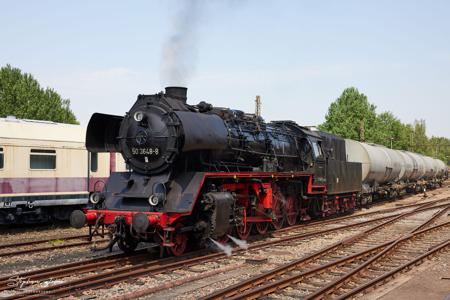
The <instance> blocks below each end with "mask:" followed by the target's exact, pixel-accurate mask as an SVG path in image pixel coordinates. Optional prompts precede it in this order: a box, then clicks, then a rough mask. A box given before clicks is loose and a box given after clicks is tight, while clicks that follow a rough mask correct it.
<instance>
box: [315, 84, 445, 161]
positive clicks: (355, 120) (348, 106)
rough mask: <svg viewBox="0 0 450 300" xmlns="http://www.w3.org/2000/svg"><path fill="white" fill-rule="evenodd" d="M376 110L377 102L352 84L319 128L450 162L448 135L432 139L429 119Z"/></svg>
mask: <svg viewBox="0 0 450 300" xmlns="http://www.w3.org/2000/svg"><path fill="white" fill-rule="evenodd" d="M375 110H376V107H375V105H373V104H371V103H369V101H368V100H367V96H366V95H364V94H362V93H360V92H359V91H358V90H357V89H356V88H353V87H350V88H347V89H345V90H344V92H343V93H342V95H341V96H340V97H339V98H338V99H337V100H336V101H334V102H333V103H331V105H330V107H329V109H328V113H327V114H326V116H325V122H324V123H323V124H321V125H319V128H320V129H321V130H324V131H328V132H330V133H333V134H336V135H339V136H341V137H343V138H349V139H353V140H359V141H365V142H372V143H376V144H380V145H384V146H386V147H391V146H392V148H394V149H401V150H409V151H412V152H418V153H422V154H425V155H429V156H433V157H436V158H439V159H441V160H442V161H444V162H448V161H449V159H450V140H449V139H448V138H444V137H432V138H431V139H429V138H428V137H427V135H426V124H425V120H419V121H417V120H416V121H415V122H414V124H404V123H402V122H401V121H400V120H399V119H398V118H397V117H395V116H394V115H393V114H392V113H391V112H383V113H380V114H377V113H376V111H375Z"/></svg>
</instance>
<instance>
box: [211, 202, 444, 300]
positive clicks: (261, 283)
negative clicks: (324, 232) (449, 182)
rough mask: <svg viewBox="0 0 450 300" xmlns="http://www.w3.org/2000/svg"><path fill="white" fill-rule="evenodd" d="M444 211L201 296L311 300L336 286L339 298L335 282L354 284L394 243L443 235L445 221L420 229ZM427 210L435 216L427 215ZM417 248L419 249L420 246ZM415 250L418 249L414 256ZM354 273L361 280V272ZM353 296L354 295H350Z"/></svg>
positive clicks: (395, 222)
mask: <svg viewBox="0 0 450 300" xmlns="http://www.w3.org/2000/svg"><path fill="white" fill-rule="evenodd" d="M449 208H450V206H449V204H444V205H439V207H438V208H436V207H434V208H424V207H422V208H419V209H417V210H416V211H413V212H409V213H405V214H402V215H400V216H398V217H395V218H394V219H392V220H388V221H386V222H384V223H383V224H380V225H378V226H375V227H373V228H371V229H369V230H366V231H364V232H363V233H361V234H358V235H356V236H354V237H352V238H349V239H345V240H343V241H341V242H338V243H336V244H334V245H331V246H329V247H327V248H324V249H321V250H319V251H317V252H315V253H313V254H311V255H308V256H306V257H303V258H301V259H298V260H296V261H292V262H290V263H288V264H285V265H282V266H280V267H278V268H275V269H273V270H270V271H268V272H266V273H263V274H261V275H258V276H255V277H252V278H250V279H248V280H245V281H242V282H239V283H238V284H235V285H232V286H230V287H228V288H226V289H223V290H220V291H217V292H214V293H212V294H210V295H208V296H205V297H204V298H202V300H207V299H209V300H210V299H256V298H259V297H262V296H265V295H271V294H276V295H277V296H278V298H279V297H280V296H281V297H284V298H286V297H293V298H306V299H314V298H321V297H323V296H326V295H329V294H330V293H332V291H335V287H337V288H339V287H340V290H339V292H341V293H342V294H343V295H344V294H345V291H346V290H345V287H344V286H343V285H342V284H340V283H341V282H342V283H343V284H344V283H345V284H347V285H346V286H348V287H353V286H354V282H352V281H351V280H350V278H353V279H354V280H357V279H356V273H355V270H359V271H361V270H362V271H364V270H367V269H368V268H369V267H370V266H369V263H368V262H370V261H371V260H372V259H375V258H377V257H378V256H379V255H381V254H382V253H386V251H388V250H389V249H393V247H394V246H395V245H397V244H398V243H399V242H398V241H402V242H403V243H405V242H406V241H407V240H408V241H412V240H414V239H416V240H418V239H419V238H420V239H422V240H424V239H427V238H428V237H427V234H428V233H429V232H433V233H435V232H437V234H434V235H433V236H434V237H436V236H437V237H439V233H442V232H445V229H448V228H449V227H450V222H447V223H444V224H439V225H436V226H434V227H432V228H430V229H424V228H425V227H427V226H430V225H431V224H432V223H433V222H435V221H436V220H437V219H438V218H440V217H441V216H442V215H443V214H444V213H445V212H447V211H448V209H449ZM430 211H434V212H435V213H433V214H431V216H430ZM419 215H422V217H424V218H423V219H424V221H422V222H417V221H418V220H417V217H418V216H419ZM427 215H428V216H427ZM399 225H400V226H399ZM432 230H433V231H432ZM405 233H406V234H407V235H406V237H405V238H402V237H403V235H404V234H405ZM386 237H389V241H386ZM442 237H443V238H442ZM449 237H450V236H449V235H448V234H447V235H445V236H444V235H441V237H440V239H441V240H442V239H443V240H444V241H445V238H447V239H448V238H449ZM417 244H419V245H420V242H419V243H417ZM419 248H420V247H419ZM405 249H407V247H406V248H405ZM420 250H421V249H418V252H420ZM418 252H414V253H418ZM400 261H402V260H400ZM358 266H365V268H363V269H358V268H357V267H358ZM395 266H396V265H395V264H394V265H392V267H395ZM355 268H357V269H355ZM358 274H360V275H361V272H359V273H358ZM375 274H379V273H375ZM343 276H344V277H343ZM342 278H345V279H348V280H343V279H342ZM361 278H368V279H370V278H371V277H370V276H365V274H363V275H361ZM341 280H342V281H341ZM352 293H355V291H353V292H352ZM348 294H350V291H348ZM345 295H347V294H345ZM333 297H334V295H333Z"/></svg>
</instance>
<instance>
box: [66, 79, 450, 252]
mask: <svg viewBox="0 0 450 300" xmlns="http://www.w3.org/2000/svg"><path fill="white" fill-rule="evenodd" d="M186 93H187V89H186V88H182V87H168V88H166V91H165V93H163V92H161V93H158V94H154V95H139V96H138V98H137V101H136V102H135V103H134V105H133V106H132V107H131V109H130V110H129V111H128V112H127V113H126V114H125V116H123V117H122V116H113V115H105V114H100V113H96V114H94V115H93V116H92V117H91V120H90V121H89V125H88V128H87V133H86V147H87V149H88V150H89V151H90V152H94V153H96V152H120V153H121V154H122V156H123V158H124V160H125V162H126V163H127V164H128V165H130V167H131V170H130V171H127V172H113V173H112V174H111V176H110V178H109V180H108V182H107V183H106V186H105V188H104V189H103V190H102V191H101V192H99V193H96V194H95V199H98V201H96V203H95V205H94V207H92V208H90V209H85V210H83V211H74V212H73V213H72V215H71V218H70V219H71V224H72V225H73V226H74V227H77V228H80V227H82V226H84V225H85V224H88V225H89V226H91V227H94V228H93V230H91V232H96V231H97V230H98V228H99V227H103V226H106V227H108V228H109V229H110V231H111V237H112V238H111V241H110V243H109V245H108V246H109V247H110V248H112V246H113V245H114V244H115V243H117V244H118V246H119V247H120V248H121V249H122V250H123V251H125V252H131V251H133V250H134V249H135V248H136V247H137V245H138V243H140V242H149V243H153V244H155V243H156V245H158V246H159V247H160V248H161V253H164V252H165V251H167V252H169V253H172V254H173V255H181V254H182V253H184V252H185V251H186V250H187V249H188V248H194V247H202V246H204V245H205V244H206V243H207V242H208V240H209V239H210V238H212V239H215V240H218V241H221V242H225V241H226V240H227V238H228V235H229V234H235V235H237V236H238V237H239V238H240V239H247V237H248V236H249V235H250V234H251V232H252V231H254V232H257V233H260V234H264V233H266V232H267V231H268V230H269V229H270V228H272V229H279V228H281V227H283V226H289V225H293V224H295V223H297V222H299V221H304V220H309V219H311V218H317V217H324V216H330V215H337V214H342V213H348V212H352V211H353V210H354V209H355V208H356V207H357V206H358V205H360V204H361V203H362V202H365V203H368V202H369V200H368V197H369V195H375V194H376V195H392V193H393V191H392V190H395V191H396V189H395V188H394V186H395V185H396V184H401V182H403V181H402V180H405V182H406V183H407V184H412V182H413V181H414V182H416V184H419V183H418V182H419V180H425V181H426V180H436V182H438V181H439V180H442V179H443V177H444V176H445V174H444V173H441V174H440V175H439V174H438V173H439V172H435V169H434V167H432V168H431V169H427V165H425V160H424V159H423V158H422V156H418V155H417V157H418V158H420V160H419V159H416V158H415V157H413V156H412V154H410V153H406V152H404V153H403V152H402V153H399V152H398V151H394V150H391V149H386V148H384V147H381V146H376V145H369V144H364V143H358V142H355V141H350V140H344V139H342V138H340V137H337V136H334V135H331V134H328V133H325V132H320V131H315V130H311V129H309V128H307V127H302V126H299V125H298V124H296V123H295V122H293V121H274V122H270V123H268V122H265V121H264V120H263V119H262V118H261V117H259V116H256V115H253V114H246V113H244V112H242V111H239V110H232V109H228V108H221V107H213V106H212V105H210V104H208V103H206V102H200V103H198V104H197V105H192V104H188V103H187V95H186ZM404 157H407V163H404V160H405V158H404ZM430 162H431V160H430ZM436 166H437V163H436ZM428 167H429V166H428ZM419 172H420V173H419ZM438 176H439V177H438ZM407 177H409V178H407ZM408 180H410V181H408ZM410 182H411V183H410ZM427 182H428V181H427ZM370 197H371V198H370V199H372V198H373V196H370ZM370 201H371V200H370ZM91 229H92V228H91Z"/></svg>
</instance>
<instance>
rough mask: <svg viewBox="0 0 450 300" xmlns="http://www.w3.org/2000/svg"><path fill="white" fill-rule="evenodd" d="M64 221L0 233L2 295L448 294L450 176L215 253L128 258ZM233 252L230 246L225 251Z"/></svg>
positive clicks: (147, 252) (146, 253)
mask: <svg viewBox="0 0 450 300" xmlns="http://www.w3.org/2000/svg"><path fill="white" fill-rule="evenodd" d="M87 234H88V229H87V228H83V229H73V228H70V227H68V225H57V226H51V225H45V226H21V227H20V228H8V227H6V228H2V229H1V231H0V299H43V298H63V299H78V298H81V299H107V298H108V299H116V300H117V299H133V298H142V299H198V298H201V299H204V300H206V299H255V298H264V299H312V298H332V299H334V298H336V299H344V298H360V299H408V300H412V299H446V297H450V182H449V181H447V182H446V183H445V184H444V186H443V187H442V188H440V189H436V190H432V191H428V192H427V196H426V197H424V195H423V194H417V195H412V196H406V197H404V198H403V199H401V200H397V201H391V202H383V203H380V204H377V205H374V206H372V207H371V208H368V209H362V210H359V211H357V212H355V213H354V214H352V215H345V216H340V217H336V218H332V219H324V220H317V221H314V222H310V223H307V224H299V225H295V226H291V227H286V228H283V229H281V230H279V231H276V232H271V233H269V234H267V235H266V236H264V237H263V238H261V237H254V238H252V239H250V240H249V241H248V242H243V241H240V240H237V241H229V242H228V244H227V246H224V247H223V249H221V250H219V249H216V251H211V250H202V251H193V252H190V253H187V254H185V255H183V256H180V257H176V258H175V257H167V258H164V259H160V258H158V252H157V251H156V250H155V249H146V248H140V249H139V248H138V251H137V252H136V254H134V255H131V256H126V255H124V254H122V253H121V252H120V251H119V249H117V248H116V247H115V248H114V249H113V252H112V253H109V252H108V251H107V250H102V251H98V252H93V251H91V247H93V246H96V247H101V246H103V245H106V240H105V238H102V237H100V236H96V237H95V238H94V240H93V241H88V240H87ZM230 252H231V253H230Z"/></svg>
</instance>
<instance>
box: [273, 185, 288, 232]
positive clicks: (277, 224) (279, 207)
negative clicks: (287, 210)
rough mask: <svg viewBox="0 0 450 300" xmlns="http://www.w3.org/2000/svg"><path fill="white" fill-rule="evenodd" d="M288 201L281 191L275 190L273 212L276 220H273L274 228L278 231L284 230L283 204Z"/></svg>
mask: <svg viewBox="0 0 450 300" xmlns="http://www.w3.org/2000/svg"><path fill="white" fill-rule="evenodd" d="M285 201H286V200H285V199H284V197H283V194H282V193H281V191H280V190H279V189H274V193H273V198H272V211H273V214H274V218H273V220H272V226H273V227H274V228H275V229H276V230H278V229H281V228H283V224H284V213H283V202H285Z"/></svg>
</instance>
